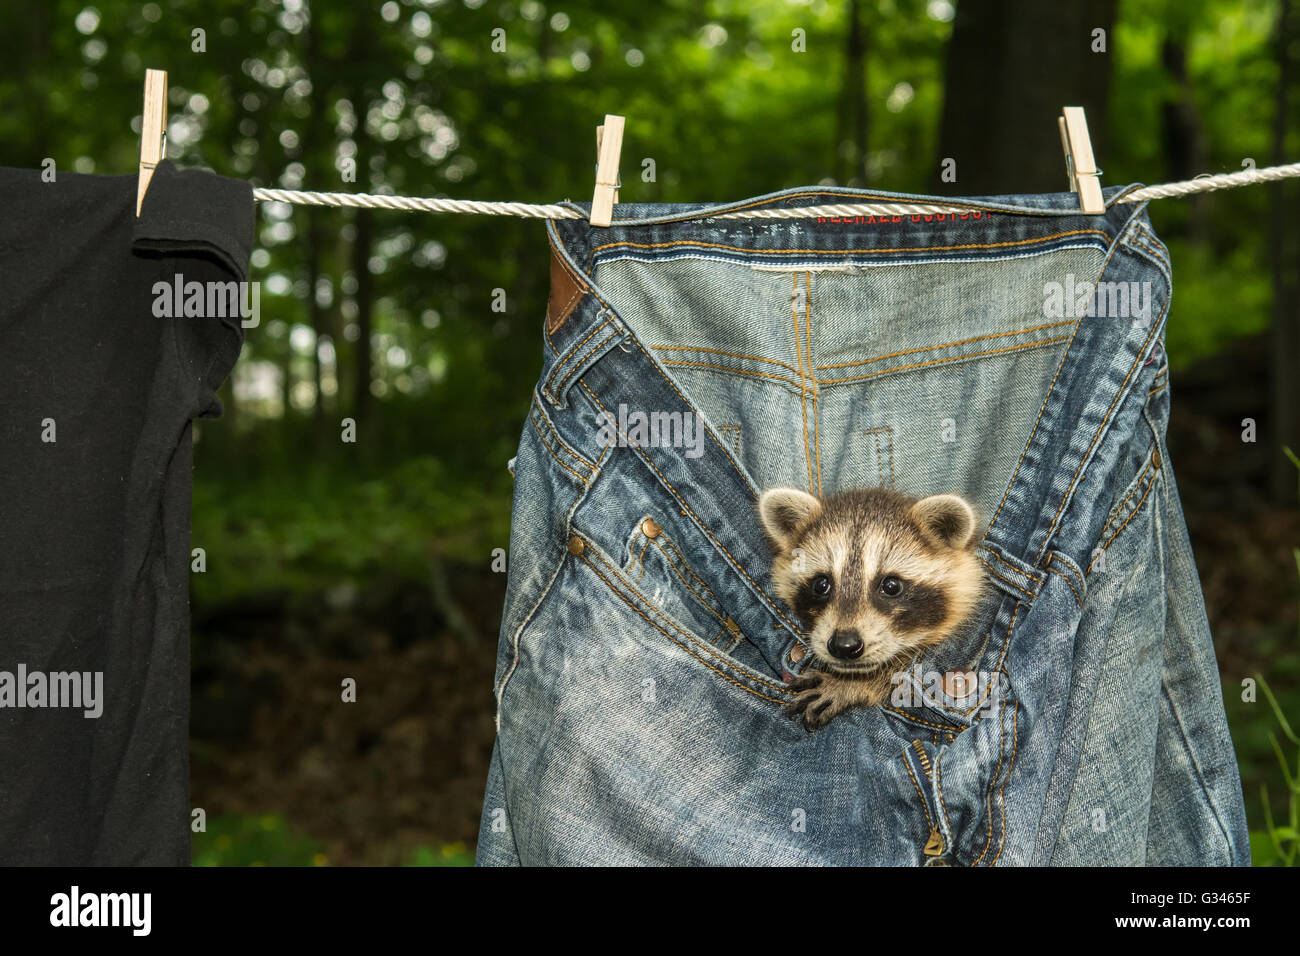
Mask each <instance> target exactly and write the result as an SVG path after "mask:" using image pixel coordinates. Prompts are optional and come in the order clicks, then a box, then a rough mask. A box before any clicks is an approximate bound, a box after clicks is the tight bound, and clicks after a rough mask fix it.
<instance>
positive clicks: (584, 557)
mask: <svg viewBox="0 0 1300 956" xmlns="http://www.w3.org/2000/svg"><path fill="white" fill-rule="evenodd" d="M579 557H580V558H581V560H582V562H583V563H584V564H585V565H587V567H589V568H591V570H592V573H593V574H595V575H596V577H598V578H600V579H601V580H602V581H604V582H605V584H606V586H608V587H609V589H610V590H611V591H613V592H614V593H615V594H616V595H618V596H619V597H620V598H622V600H623V603H624V604H626V605H627V606H628V607H630V608H631V609H632V610H634V611H636V613H637V614H640V615H641V617H642V618H644V619H645V622H646V623H647V624H649V625H650V626H651V627H653V628H654V629H655V630H656V631H658V632H659V633H660V634H662V635H664V637H666V638H668V640H670V641H672V642H673V643H674V644H676V645H677V646H678V647H680V648H681V649H682V650H684V651H685V652H686V653H687V654H690V655H691V656H692V657H694V658H695V659H696V660H697V661H699V662H700V663H701V664H703V665H704V666H705V667H707V668H708V669H709V670H711V671H713V672H714V673H715V674H717V675H718V676H719V677H721V678H722V679H723V680H726V681H729V682H730V683H732V684H735V685H736V686H737V687H739V688H740V689H741V690H746V691H749V693H751V694H753V695H754V696H756V697H762V698H763V699H764V700H770V701H771V702H772V703H774V704H782V705H784V704H785V703H786V701H785V700H782V699H781V698H778V697H768V696H767V695H766V694H760V693H759V692H758V691H756V690H754V689H753V688H752V687H746V686H745V685H744V684H742V683H741V682H740V681H739V680H737V679H736V678H734V677H732V676H731V675H730V674H726V673H724V672H723V671H720V670H718V668H716V667H714V666H713V665H712V664H711V663H709V662H708V661H706V660H705V659H704V658H703V657H700V655H698V654H696V653H695V652H694V651H693V650H691V649H690V648H689V647H687V646H686V645H685V644H683V643H682V642H681V641H679V640H678V639H677V638H675V637H673V636H672V635H671V634H669V633H668V632H667V631H665V630H664V629H663V628H662V627H660V626H659V625H658V624H656V623H655V622H654V621H652V620H651V619H650V618H649V616H647V615H646V613H645V612H644V611H643V610H642V609H641V608H639V607H637V606H636V605H635V604H633V603H632V602H631V601H629V600H628V599H627V597H626V596H624V594H623V593H622V592H621V591H620V590H619V589H618V588H616V587H615V586H614V583H613V582H612V581H610V580H609V578H607V577H605V575H603V574H601V573H600V569H599V568H597V567H596V566H595V565H594V564H592V563H591V560H590V559H589V558H588V557H587V554H586V552H585V551H584V552H583V553H582V554H581V555H579ZM602 561H603V559H602ZM629 589H630V590H632V591H633V593H636V594H637V596H638V597H640V598H641V599H642V600H643V601H644V600H645V595H643V594H640V593H639V592H637V591H636V589H635V588H631V587H630V586H629ZM651 607H653V605H651ZM656 613H658V612H656ZM660 616H661V617H663V615H660ZM664 620H665V621H666V622H667V623H669V624H670V625H672V626H673V627H674V628H677V625H676V624H673V622H672V621H670V620H668V618H667V617H664ZM677 630H679V631H681V628H677ZM681 633H682V634H683V635H685V636H687V637H688V639H690V640H691V641H693V642H694V643H697V644H698V643H699V642H698V641H695V640H694V638H690V637H689V635H686V632H685V631H682V632H681ZM700 646H701V648H702V649H703V648H704V647H708V645H700ZM709 650H712V648H711V647H709ZM745 676H746V678H748V679H749V680H752V681H754V683H756V684H762V685H763V686H764V687H771V688H772V689H773V690H776V691H782V690H783V688H781V687H778V686H777V685H775V684H771V683H768V682H767V681H765V680H762V679H761V678H759V677H756V676H751V675H748V674H746V675H745Z"/></svg>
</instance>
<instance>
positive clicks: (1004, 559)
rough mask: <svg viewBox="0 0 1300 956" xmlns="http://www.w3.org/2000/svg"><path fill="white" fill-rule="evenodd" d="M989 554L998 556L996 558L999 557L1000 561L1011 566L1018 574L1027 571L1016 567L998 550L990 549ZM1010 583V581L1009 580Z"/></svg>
mask: <svg viewBox="0 0 1300 956" xmlns="http://www.w3.org/2000/svg"><path fill="white" fill-rule="evenodd" d="M989 554H990V555H992V556H993V557H994V558H996V559H997V560H998V561H999V562H1001V563H1002V564H1004V565H1006V566H1007V567H1008V568H1010V569H1011V570H1012V571H1014V572H1016V574H1024V573H1025V572H1023V571H1021V570H1020V569H1019V568H1018V567H1016V566H1015V565H1014V564H1012V563H1011V562H1010V561H1008V560H1007V559H1006V558H1004V557H1002V555H1000V554H998V553H997V552H996V551H989ZM1008 583H1009V582H1008Z"/></svg>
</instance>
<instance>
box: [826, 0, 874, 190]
mask: <svg viewBox="0 0 1300 956" xmlns="http://www.w3.org/2000/svg"><path fill="white" fill-rule="evenodd" d="M848 17H849V30H848V45H847V47H846V49H845V54H844V91H843V93H842V95H841V99H840V112H839V124H838V127H839V128H838V129H837V131H836V133H837V135H836V137H835V140H836V141H835V167H834V168H835V169H836V171H837V178H838V179H839V180H840V182H843V183H846V184H847V185H850V186H865V185H867V121H868V116H869V107H868V104H867V32H866V28H865V27H864V26H863V25H862V5H861V2H860V0H849V12H848ZM850 136H852V139H851V140H850V138H849V137H850ZM845 171H847V175H845V174H844V173H845Z"/></svg>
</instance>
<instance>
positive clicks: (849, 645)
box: [826, 631, 863, 661]
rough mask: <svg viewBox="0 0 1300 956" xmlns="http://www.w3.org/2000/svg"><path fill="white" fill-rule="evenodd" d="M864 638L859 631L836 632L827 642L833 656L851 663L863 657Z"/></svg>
mask: <svg viewBox="0 0 1300 956" xmlns="http://www.w3.org/2000/svg"><path fill="white" fill-rule="evenodd" d="M862 646H863V645H862V638H861V637H859V636H858V632H857V631H836V632H835V633H834V634H832V635H831V639H830V640H829V641H827V642H826V647H827V648H828V649H829V650H830V652H831V655H832V656H834V657H838V658H839V659H840V660H842V661H851V660H853V658H855V657H861V656H862Z"/></svg>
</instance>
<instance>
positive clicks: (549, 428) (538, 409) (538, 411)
mask: <svg viewBox="0 0 1300 956" xmlns="http://www.w3.org/2000/svg"><path fill="white" fill-rule="evenodd" d="M532 398H533V409H534V410H533V412H532V413H531V414H532V415H536V416H537V417H538V418H539V419H540V420H541V423H542V424H543V425H544V426H545V427H546V432H547V434H549V435H550V436H551V440H552V441H554V442H555V443H556V444H557V445H559V446H560V447H561V448H563V449H564V450H565V451H567V452H568V453H569V454H570V455H572V456H573V457H574V458H576V459H577V460H578V463H579V464H581V465H582V466H584V467H585V468H586V469H587V470H588V471H594V470H595V469H596V466H595V465H594V464H592V463H591V462H590V461H588V460H587V457H586V456H585V455H581V454H579V453H578V452H576V451H574V450H573V449H572V448H571V447H570V446H569V445H568V443H567V442H565V440H564V439H563V438H561V437H560V433H559V432H557V431H556V430H555V426H554V425H552V424H551V423H550V421H549V420H548V419H547V417H546V412H545V411H544V410H543V409H542V406H541V404H540V403H539V402H538V401H537V393H536V392H533V396H532Z"/></svg>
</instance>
